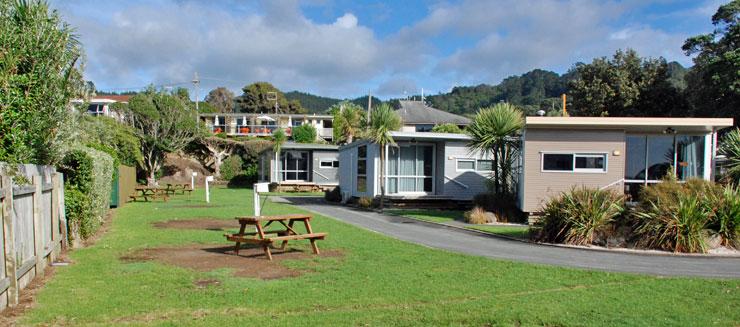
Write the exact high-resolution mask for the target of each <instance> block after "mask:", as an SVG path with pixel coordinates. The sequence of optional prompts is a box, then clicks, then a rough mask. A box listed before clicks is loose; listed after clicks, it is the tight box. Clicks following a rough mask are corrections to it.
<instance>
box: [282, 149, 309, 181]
mask: <svg viewBox="0 0 740 327" xmlns="http://www.w3.org/2000/svg"><path fill="white" fill-rule="evenodd" d="M279 173H280V180H281V181H299V182H306V181H308V152H307V151H283V152H282V153H281V154H280V170H279Z"/></svg>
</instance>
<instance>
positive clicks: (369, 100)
mask: <svg viewBox="0 0 740 327" xmlns="http://www.w3.org/2000/svg"><path fill="white" fill-rule="evenodd" d="M371 112H373V96H372V95H371V94H370V91H368V92H367V122H368V123H369V122H370V113H371Z"/></svg>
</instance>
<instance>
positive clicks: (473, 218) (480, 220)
mask: <svg viewBox="0 0 740 327" xmlns="http://www.w3.org/2000/svg"><path fill="white" fill-rule="evenodd" d="M463 216H464V217H465V222H466V223H468V224H487V223H492V222H495V221H496V216H495V215H494V214H493V213H490V212H488V211H486V210H485V209H483V208H481V207H478V206H476V207H474V208H473V209H472V210H470V211H466V212H465V214H464V215H463Z"/></svg>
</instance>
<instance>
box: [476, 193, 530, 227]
mask: <svg viewBox="0 0 740 327" xmlns="http://www.w3.org/2000/svg"><path fill="white" fill-rule="evenodd" d="M473 206H476V207H481V208H482V209H484V210H486V211H490V212H493V213H494V214H495V215H496V217H497V219H498V221H499V222H523V221H524V220H525V219H526V215H525V214H524V212H522V211H521V210H520V209H519V207H518V206H517V198H516V196H515V195H513V194H505V193H502V194H494V193H480V194H478V195H476V196H475V197H473Z"/></svg>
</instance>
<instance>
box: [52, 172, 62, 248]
mask: <svg viewBox="0 0 740 327" xmlns="http://www.w3.org/2000/svg"><path fill="white" fill-rule="evenodd" d="M60 218H61V217H60V211H59V174H58V173H53V174H52V175H51V244H52V247H53V249H54V250H52V251H51V256H50V257H49V260H50V261H51V262H54V260H56V259H57V258H58V257H59V252H60V251H61V242H60V240H59V237H60V233H59V220H60Z"/></svg>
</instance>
